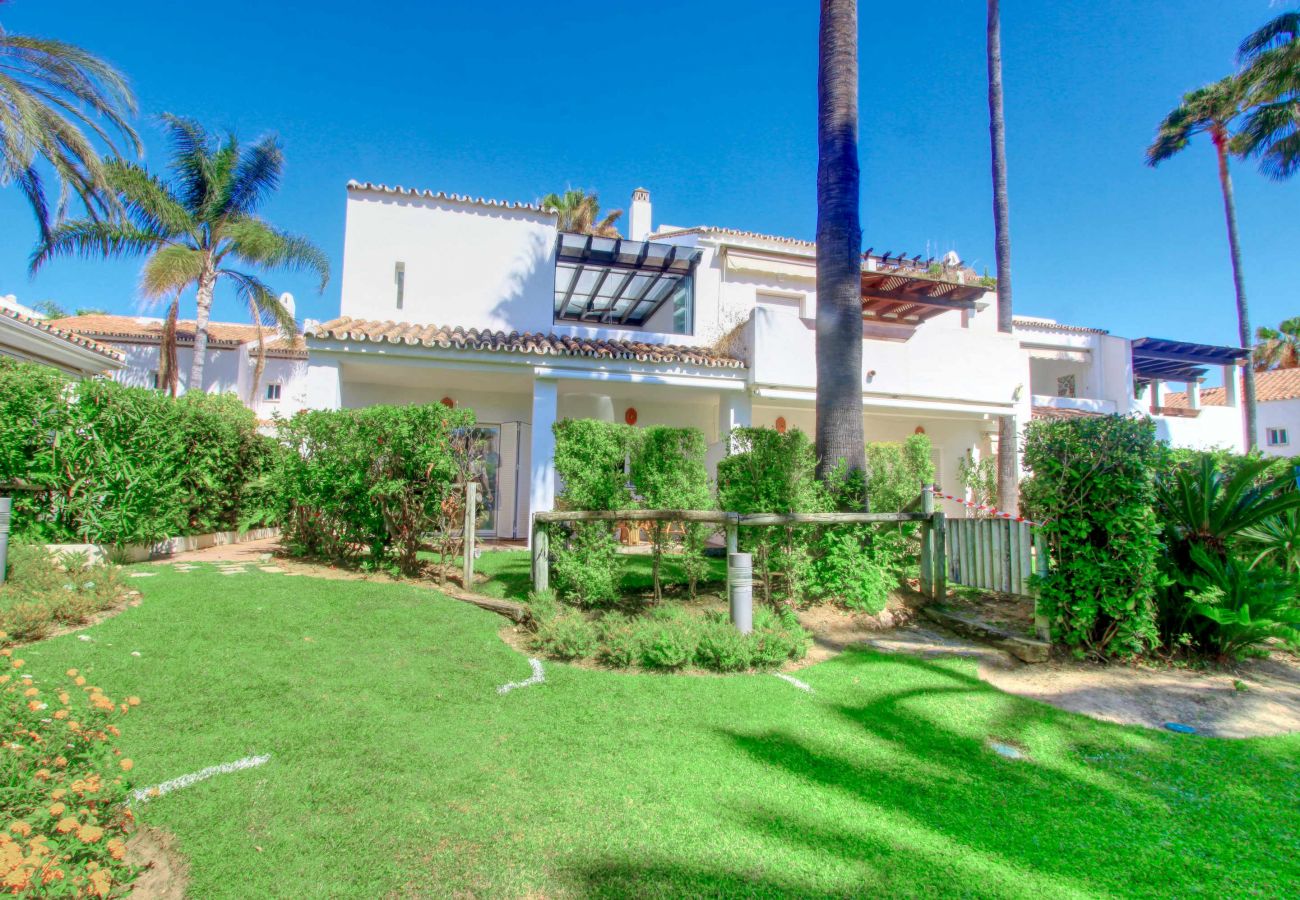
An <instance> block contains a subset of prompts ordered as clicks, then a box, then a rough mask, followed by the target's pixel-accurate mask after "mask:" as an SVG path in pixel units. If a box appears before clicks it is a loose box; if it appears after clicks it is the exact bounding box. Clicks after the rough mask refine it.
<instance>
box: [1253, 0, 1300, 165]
mask: <svg viewBox="0 0 1300 900" xmlns="http://www.w3.org/2000/svg"><path fill="white" fill-rule="evenodd" d="M1238 58H1239V59H1240V60H1241V62H1242V63H1243V64H1244V65H1245V68H1244V70H1243V71H1242V74H1241V77H1242V80H1244V81H1245V82H1246V84H1247V86H1248V87H1249V90H1250V94H1249V97H1248V101H1249V109H1248V110H1247V112H1246V119H1245V122H1244V123H1243V124H1242V127H1241V138H1240V140H1241V144H1242V147H1241V149H1242V152H1243V153H1244V154H1245V155H1247V156H1257V157H1259V168H1260V170H1261V171H1262V172H1263V173H1264V174H1265V175H1267V176H1268V177H1270V178H1272V179H1274V180H1277V181H1281V180H1283V179H1286V178H1290V177H1291V176H1292V175H1294V174H1295V173H1296V171H1297V170H1300V10H1296V11H1294V12H1288V13H1282V14H1281V15H1280V16H1278V17H1277V18H1275V19H1273V20H1272V21H1271V22H1268V23H1267V24H1265V25H1264V26H1263V27H1261V28H1260V29H1259V30H1258V31H1256V32H1255V33H1254V34H1252V35H1251V36H1250V37H1248V38H1246V40H1244V41H1243V42H1242V44H1241V50H1240V51H1239V53H1238Z"/></svg>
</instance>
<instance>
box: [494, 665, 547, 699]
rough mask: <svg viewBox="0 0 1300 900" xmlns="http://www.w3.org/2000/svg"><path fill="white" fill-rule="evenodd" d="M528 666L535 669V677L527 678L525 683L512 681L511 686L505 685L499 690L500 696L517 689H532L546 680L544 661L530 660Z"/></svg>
mask: <svg viewBox="0 0 1300 900" xmlns="http://www.w3.org/2000/svg"><path fill="white" fill-rule="evenodd" d="M528 665H530V666H532V667H533V677H532V678H525V679H524V680H523V681H512V682H510V683H509V684H503V685H501V687H499V688H497V693H498V694H508V693H510V692H511V691H513V690H514V689H515V688H523V687H532V686H533V685H535V684H541V683H542V682H543V681H545V680H546V674H545V673H544V672H542V661H541V660H540V659H530V660H528Z"/></svg>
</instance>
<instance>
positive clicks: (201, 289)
mask: <svg viewBox="0 0 1300 900" xmlns="http://www.w3.org/2000/svg"><path fill="white" fill-rule="evenodd" d="M163 125H164V127H165V129H166V131H167V133H168V137H169V138H170V141H171V144H172V159H171V162H170V163H169V164H168V169H169V170H170V172H171V176H172V180H171V182H170V183H167V182H163V181H161V180H160V179H158V178H157V177H155V176H153V175H151V174H149V172H148V171H146V170H145V169H144V168H143V167H141V166H138V165H135V164H133V163H128V162H124V161H122V160H108V161H107V162H105V164H104V169H105V177H106V179H107V180H108V183H109V184H110V185H111V186H112V189H113V190H114V192H115V193H116V195H117V197H118V198H119V201H120V202H121V204H122V206H123V208H124V211H125V218H124V219H123V220H122V221H100V220H98V219H95V218H93V217H92V218H84V219H77V220H74V221H70V222H65V223H63V224H62V225H59V226H58V227H57V228H55V229H54V230H53V231H52V232H51V233H50V236H49V239H48V240H46V241H44V242H43V243H42V244H41V245H40V246H39V247H37V249H36V251H35V252H34V253H33V254H32V258H31V271H32V272H36V271H37V270H38V269H39V268H40V267H41V266H42V265H44V264H45V263H46V262H47V261H48V260H50V259H51V258H53V257H55V256H59V255H69V254H80V255H81V256H85V257H94V256H100V257H110V256H127V255H144V256H147V259H146V260H145V263H144V269H143V271H142V273H141V278H140V287H141V291H142V293H143V294H144V296H145V298H147V299H149V300H155V301H156V300H158V299H160V298H163V297H172V296H174V295H175V294H178V293H180V292H181V291H184V290H187V289H188V288H190V287H194V288H195V289H196V306H197V309H196V315H195V320H194V363H193V365H192V367H191V368H190V380H189V385H190V388H191V389H193V390H202V385H203V364H204V359H205V357H206V356H207V346H208V317H209V315H210V313H211V311H212V298H213V294H214V292H215V290H216V286H217V282H218V281H219V280H223V279H224V280H226V281H228V282H229V283H231V284H232V285H233V286H234V288H235V291H236V292H237V293H238V295H239V297H240V299H241V300H242V301H243V302H244V303H246V304H247V305H248V307H249V309H250V311H251V312H252V313H253V320H254V322H256V323H259V324H260V323H261V322H262V321H265V320H270V321H273V322H275V323H276V324H277V325H278V326H280V328H281V329H282V330H284V331H285V332H286V333H296V332H297V327H296V324H295V322H294V319H293V315H292V313H290V312H289V310H287V309H286V308H285V307H284V305H283V304H281V303H280V300H279V298H278V297H277V296H276V295H275V293H274V292H273V291H272V290H271V289H270V288H269V287H268V286H267V285H266V284H265V283H263V282H262V281H261V279H259V278H258V277H257V276H256V275H253V274H252V273H250V272H247V271H245V270H244V269H243V268H242V267H256V268H263V269H291V270H303V269H306V270H310V271H312V272H315V273H316V274H317V275H319V276H320V289H321V290H324V289H325V285H326V283H327V282H328V281H329V260H328V259H327V258H326V256H325V254H324V253H323V252H322V251H321V250H320V249H318V248H317V247H316V246H315V245H314V244H312V243H311V242H310V241H308V240H307V239H306V238H302V237H297V236H295V235H291V234H287V233H285V232H283V231H280V230H278V229H276V228H274V227H272V226H271V225H270V224H268V223H267V222H265V221H264V220H262V219H260V218H258V216H257V215H256V210H257V208H258V206H259V205H261V203H262V202H263V201H264V200H265V199H266V198H267V197H268V196H269V195H270V194H271V193H272V192H273V191H274V190H275V189H276V187H278V186H279V183H280V175H281V172H282V171H283V170H284V155H283V153H282V152H281V149H280V142H279V140H278V139H277V138H275V137H274V136H267V137H264V138H262V139H261V140H259V141H258V142H257V143H255V144H253V145H252V146H250V147H244V146H241V145H240V143H239V141H238V140H237V139H236V138H235V136H234V135H230V136H228V137H226V138H225V139H224V140H218V139H216V138H214V137H213V136H210V135H209V134H208V133H207V132H206V131H205V130H204V129H203V128H202V127H201V126H200V125H199V124H198V123H196V122H194V121H192V120H190V119H184V118H180V117H177V116H172V115H166V116H164V117H163ZM232 263H238V264H239V265H240V266H241V268H239V269H235V268H231V264H232ZM259 343H260V339H259Z"/></svg>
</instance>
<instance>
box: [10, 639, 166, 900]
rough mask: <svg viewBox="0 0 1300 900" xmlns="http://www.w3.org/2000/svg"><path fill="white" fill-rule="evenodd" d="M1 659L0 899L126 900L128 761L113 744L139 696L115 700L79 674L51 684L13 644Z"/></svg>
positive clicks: (131, 871)
mask: <svg viewBox="0 0 1300 900" xmlns="http://www.w3.org/2000/svg"><path fill="white" fill-rule="evenodd" d="M4 637H5V635H4V634H3V633H0V640H3V639H4ZM0 662H3V663H5V664H6V665H5V668H4V669H3V670H2V671H0V742H2V743H0V809H3V811H4V812H3V816H0V893H8V894H15V895H20V896H41V897H116V896H122V895H123V894H125V893H126V890H127V886H128V885H129V884H130V882H131V881H132V880H133V879H134V878H135V875H136V869H135V868H134V867H133V866H131V865H130V864H128V863H127V862H126V834H127V829H128V828H129V827H130V825H131V822H132V816H131V811H130V810H129V809H128V808H127V807H126V804H125V802H124V801H125V800H126V797H127V794H128V791H129V785H128V783H127V780H126V777H125V773H127V772H129V771H130V770H131V767H132V762H131V760H129V759H124V758H122V756H121V751H120V750H118V749H116V748H114V747H113V746H112V741H113V739H114V738H116V737H118V736H119V735H120V731H119V730H118V727H117V725H116V724H115V722H116V720H117V719H119V718H120V717H122V716H123V715H125V714H126V712H127V711H128V710H129V709H130V708H131V707H132V706H136V705H138V704H139V702H140V700H139V698H137V697H129V698H127V699H126V701H125V702H116V701H114V700H113V699H112V698H110V697H109V696H108V695H106V694H105V693H104V692H103V691H102V690H101V689H100V688H98V687H94V686H93V685H90V684H87V683H86V678H85V676H83V675H81V674H80V673H79V672H78V671H77V670H76V669H69V670H68V673H67V675H68V678H69V679H70V680H71V682H72V683H71V685H68V686H67V687H62V688H53V687H45V686H43V685H41V684H39V683H38V681H37V680H36V679H35V678H33V677H32V676H30V675H27V674H25V673H23V672H22V669H23V666H24V661H23V660H22V659H21V658H19V657H16V656H14V651H13V650H11V649H9V648H5V649H3V650H0Z"/></svg>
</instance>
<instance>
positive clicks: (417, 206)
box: [340, 188, 556, 331]
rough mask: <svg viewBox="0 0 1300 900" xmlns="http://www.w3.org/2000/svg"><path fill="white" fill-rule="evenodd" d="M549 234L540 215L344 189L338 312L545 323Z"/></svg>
mask: <svg viewBox="0 0 1300 900" xmlns="http://www.w3.org/2000/svg"><path fill="white" fill-rule="evenodd" d="M555 236H556V231H555V216H554V215H552V214H549V213H540V212H533V211H530V210H527V209H505V208H502V207H489V206H485V205H481V204H475V203H472V202H461V201H454V200H438V199H431V198H426V197H417V196H410V195H397V194H393V193H386V192H381V191H377V190H361V189H355V188H349V190H348V199H347V225H346V232H345V237H344V244H343V277H342V303H341V308H340V314H341V315H344V316H351V317H352V318H357V319H379V320H393V321H399V322H401V321H405V322H417V323H423V324H438V325H448V326H456V325H460V326H463V327H465V328H492V329H501V330H504V331H511V330H518V331H547V330H549V329H550V326H551V319H552V317H553V302H554V300H553V298H554V283H555V282H554V279H555ZM398 262H401V263H404V264H405V279H406V281H405V288H404V292H403V303H402V308H400V309H399V308H398V306H397V286H396V282H395V266H396V264H397V263H398Z"/></svg>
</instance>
